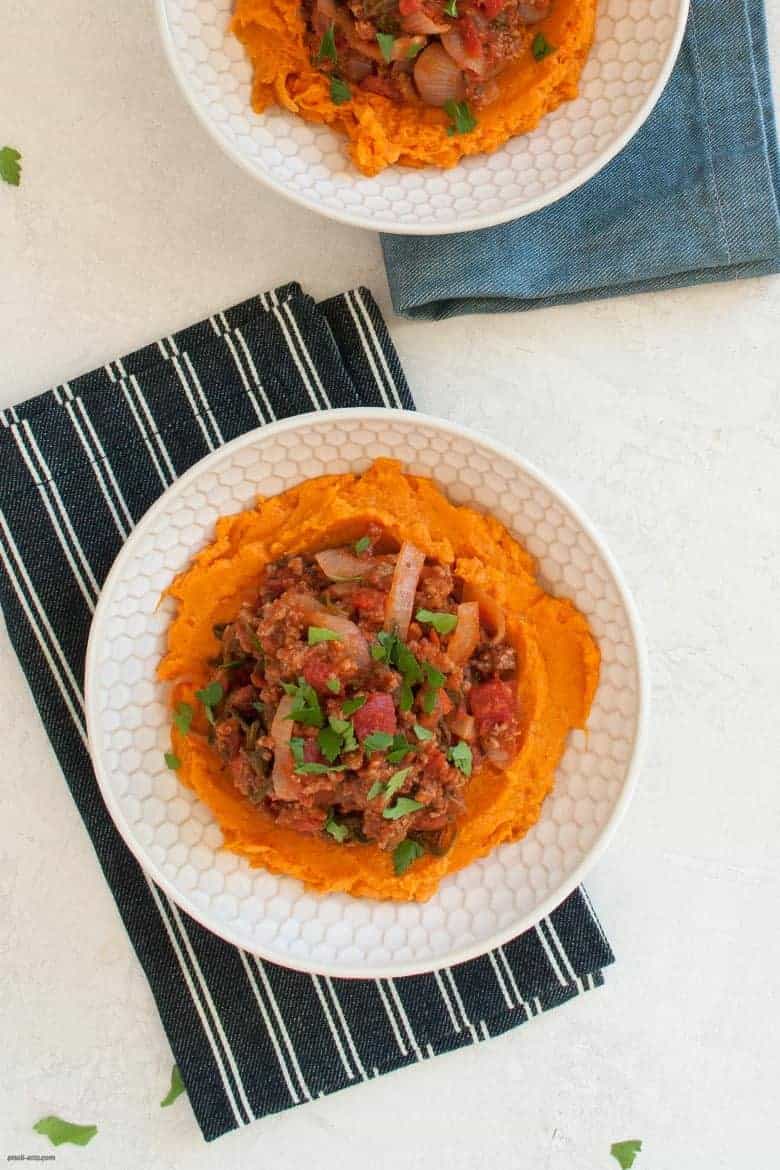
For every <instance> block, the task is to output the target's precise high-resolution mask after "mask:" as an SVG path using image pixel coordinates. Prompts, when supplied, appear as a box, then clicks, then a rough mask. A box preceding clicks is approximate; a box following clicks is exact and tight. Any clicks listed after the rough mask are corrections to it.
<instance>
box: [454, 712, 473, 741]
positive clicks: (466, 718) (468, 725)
mask: <svg viewBox="0 0 780 1170" xmlns="http://www.w3.org/2000/svg"><path fill="white" fill-rule="evenodd" d="M449 724H450V727H451V728H452V730H453V732H454V734H455V735H457V737H458V739H465V740H467V741H468V742H469V743H470V742H471V741H472V740H473V739H474V737H475V735H476V727H477V723H476V720H475V719H474V716H473V715H469V714H468V712H466V711H457V712H456V713H455V714H454V715H453V716H452V718H451V719H450V720H449Z"/></svg>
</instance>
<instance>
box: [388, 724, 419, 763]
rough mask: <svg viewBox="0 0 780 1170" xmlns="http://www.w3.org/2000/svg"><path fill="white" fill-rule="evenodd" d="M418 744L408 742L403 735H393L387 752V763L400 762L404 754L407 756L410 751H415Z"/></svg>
mask: <svg viewBox="0 0 780 1170" xmlns="http://www.w3.org/2000/svg"><path fill="white" fill-rule="evenodd" d="M417 747H418V745H417V744H416V743H409V741H408V740H407V738H406V736H405V735H401V733H400V732H399V733H398V735H394V736H393V742H392V745H391V747H390V750H389V752H388V753H387V757H386V758H387V762H388V764H400V762H401V760H402V759H403V758H404V756H408V755H409V753H410V752H416V751H417Z"/></svg>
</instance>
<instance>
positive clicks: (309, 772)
mask: <svg viewBox="0 0 780 1170" xmlns="http://www.w3.org/2000/svg"><path fill="white" fill-rule="evenodd" d="M295 771H296V774H297V775H299V776H324V775H325V773H326V772H346V767H345V765H344V764H338V765H336V764H317V763H311V764H298V766H297V767H296V769H295Z"/></svg>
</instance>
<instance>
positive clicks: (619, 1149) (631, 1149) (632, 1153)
mask: <svg viewBox="0 0 780 1170" xmlns="http://www.w3.org/2000/svg"><path fill="white" fill-rule="evenodd" d="M641 1149H642V1143H641V1141H639V1140H638V1139H637V1138H633V1139H632V1140H630V1141H627V1142H613V1143H612V1145H611V1147H610V1150H609V1152H610V1154H611V1155H612V1157H613V1158H615V1159H616V1161H617V1163H618V1165H619V1166H620V1170H631V1167H632V1166H633V1165H634V1160H635V1158H636V1156H637V1154H638V1153H639V1151H640V1150H641Z"/></svg>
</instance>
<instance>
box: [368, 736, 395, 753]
mask: <svg viewBox="0 0 780 1170" xmlns="http://www.w3.org/2000/svg"><path fill="white" fill-rule="evenodd" d="M392 742H393V737H392V735H389V734H388V732H386V731H372V732H371V734H370V735H367V736H366V738H365V739H364V740H363V747H364V748H365V749H366V751H367V752H384V751H387V749H388V748H389V747H390V746H391V745H392Z"/></svg>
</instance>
